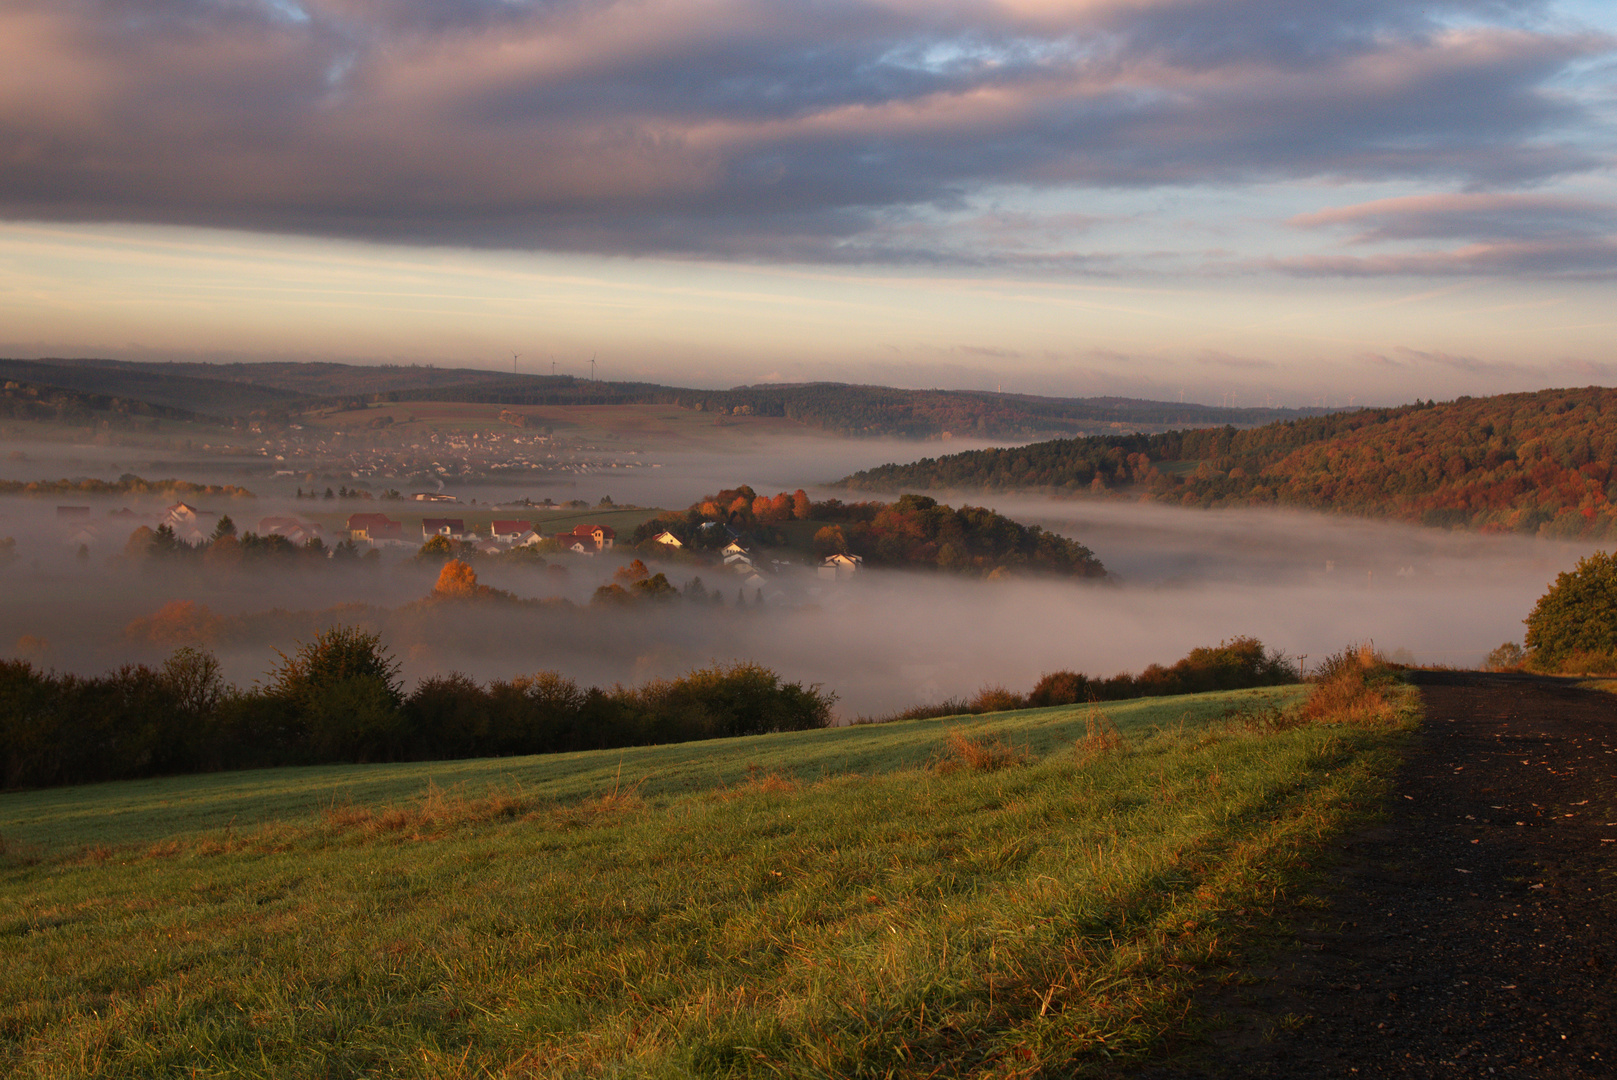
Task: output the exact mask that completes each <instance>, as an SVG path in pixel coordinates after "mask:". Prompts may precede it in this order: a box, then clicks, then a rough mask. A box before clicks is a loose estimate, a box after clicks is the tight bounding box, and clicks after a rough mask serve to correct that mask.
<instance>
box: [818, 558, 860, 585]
mask: <svg viewBox="0 0 1617 1080" xmlns="http://www.w3.org/2000/svg"><path fill="white" fill-rule="evenodd" d="M864 564H865V560H864V559H862V558H860V557H859V556H858V555H843V554H841V553H838V554H836V555H832V556H829V557H828V558H826V559H825V560H824V561H823V562H821V563H820V576H821V577H822V578H826V579H829V580H836V581H840V580H842V579H844V578H849V577H852V576H853V575H854V573H855V572H856V571H857V570H858V569H859V568H860V567H862V566H863V565H864Z"/></svg>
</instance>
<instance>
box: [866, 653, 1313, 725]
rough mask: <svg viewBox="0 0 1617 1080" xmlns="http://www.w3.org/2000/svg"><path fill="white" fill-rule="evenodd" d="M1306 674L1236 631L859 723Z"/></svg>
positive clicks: (1201, 690) (1289, 679) (1199, 690)
mask: <svg viewBox="0 0 1617 1080" xmlns="http://www.w3.org/2000/svg"><path fill="white" fill-rule="evenodd" d="M1301 679H1302V672H1301V670H1300V669H1299V667H1298V665H1297V662H1296V661H1294V660H1292V659H1291V658H1289V657H1287V656H1286V655H1285V654H1283V653H1281V652H1278V651H1272V650H1269V649H1267V648H1265V647H1264V644H1263V642H1261V641H1259V640H1258V639H1257V638H1255V637H1236V638H1231V639H1229V640H1227V641H1221V642H1219V643H1218V644H1217V645H1204V646H1199V647H1197V648H1194V649H1192V650H1190V652H1188V653H1186V654H1185V656H1183V657H1182V658H1180V659H1179V660H1177V661H1175V662H1174V663H1172V664H1170V665H1167V666H1164V665H1162V664H1151V665H1149V666H1148V667H1146V668H1145V670H1143V671H1141V672H1140V673H1139V674H1137V675H1134V674H1130V673H1129V672H1126V671H1125V672H1120V673H1118V674H1116V675H1112V676H1109V677H1104V678H1101V677H1096V676H1092V675H1086V674H1084V673H1082V672H1078V671H1069V670H1061V671H1052V672H1047V673H1046V674H1045V675H1043V676H1042V677H1041V678H1040V679H1039V681H1038V682H1037V683H1035V684H1034V686H1033V688H1032V689H1031V690H1029V691H1027V692H1026V693H1019V692H1017V691H1015V690H1009V689H1006V688H1005V687H1003V686H985V687H983V688H982V689H981V690H979V691H978V692H977V694H976V695H975V696H974V697H971V698H953V699H950V700H948V701H944V702H941V703H939V704H936V705H918V706H915V707H913V708H910V709H904V710H902V711H899V712H895V713H890V714H888V715H886V716H880V717H865V718H861V719H860V720H858V721H855V722H856V723H890V722H892V721H894V720H919V719H924V718H927V717H935V716H957V715H961V714H965V713H989V712H1002V711H1004V710H1007V709H1038V708H1044V707H1046V706H1051V705H1079V704H1082V703H1084V702H1086V701H1094V702H1100V701H1126V700H1129V699H1130V698H1142V697H1173V696H1176V695H1179V694H1205V693H1210V692H1212V691H1214V690H1247V689H1250V688H1252V687H1256V686H1284V685H1286V684H1288V683H1294V682H1298V681H1300V680H1301Z"/></svg>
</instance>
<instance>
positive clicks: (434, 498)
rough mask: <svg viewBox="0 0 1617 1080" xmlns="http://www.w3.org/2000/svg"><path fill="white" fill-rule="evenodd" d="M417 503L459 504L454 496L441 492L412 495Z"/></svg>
mask: <svg viewBox="0 0 1617 1080" xmlns="http://www.w3.org/2000/svg"><path fill="white" fill-rule="evenodd" d="M410 498H411V499H412V500H414V501H415V502H448V503H452V502H459V501H460V500H458V499H456V498H455V497H454V496H453V495H445V494H444V493H443V492H441V491H417V492H413V493H412V494H411V495H410Z"/></svg>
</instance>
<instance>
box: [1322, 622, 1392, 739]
mask: <svg viewBox="0 0 1617 1080" xmlns="http://www.w3.org/2000/svg"><path fill="white" fill-rule="evenodd" d="M1399 679H1400V673H1399V669H1398V668H1397V667H1395V666H1394V665H1392V664H1391V663H1389V662H1388V661H1387V659H1386V657H1384V656H1382V655H1381V654H1380V653H1378V652H1376V650H1375V647H1374V646H1373V645H1371V644H1370V643H1369V642H1364V643H1361V644H1358V645H1350V646H1348V647H1347V648H1345V649H1343V650H1342V651H1341V652H1339V653H1335V654H1333V655H1331V656H1328V657H1326V658H1325V661H1324V662H1323V663H1321V664H1320V666H1319V668H1318V670H1317V671H1316V672H1315V674H1314V681H1315V683H1316V686H1315V688H1314V692H1313V694H1311V695H1310V696H1309V698H1308V701H1307V702H1306V703H1305V704H1304V705H1303V707H1302V710H1301V714H1300V715H1301V717H1302V719H1303V720H1305V721H1316V722H1327V723H1336V724H1354V725H1357V726H1361V727H1381V726H1385V725H1389V724H1392V723H1395V722H1396V721H1397V719H1398V712H1399V709H1398V703H1397V702H1396V701H1395V700H1394V697H1395V695H1394V693H1393V690H1394V687H1395V686H1396V685H1397V684H1398V682H1399Z"/></svg>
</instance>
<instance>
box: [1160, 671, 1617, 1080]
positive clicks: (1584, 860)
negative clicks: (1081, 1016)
mask: <svg viewBox="0 0 1617 1080" xmlns="http://www.w3.org/2000/svg"><path fill="white" fill-rule="evenodd" d="M1418 678H1419V681H1420V685H1421V691H1422V696H1423V697H1424V699H1425V705H1426V722H1425V724H1424V726H1423V729H1422V731H1421V733H1420V735H1419V736H1418V738H1417V740H1416V741H1415V742H1414V743H1413V744H1412V745H1411V747H1410V749H1409V753H1408V757H1407V758H1406V761H1405V763H1404V766H1403V768H1402V770H1401V772H1400V774H1399V777H1398V781H1397V787H1396V789H1395V793H1394V795H1393V798H1392V807H1391V811H1390V814H1389V816H1388V818H1387V819H1386V820H1385V821H1384V822H1382V823H1381V824H1379V825H1378V826H1376V827H1374V828H1372V829H1370V830H1368V831H1365V832H1362V833H1360V834H1359V835H1357V836H1354V837H1351V838H1349V839H1348V840H1347V841H1346V842H1345V843H1344V845H1343V856H1342V858H1343V863H1342V866H1341V868H1340V871H1341V872H1339V873H1338V874H1335V875H1333V879H1332V884H1331V886H1330V889H1329V891H1328V892H1327V893H1325V895H1324V897H1323V899H1324V901H1325V903H1324V906H1323V909H1322V910H1317V911H1316V912H1315V913H1314V914H1313V916H1312V917H1311V918H1307V919H1301V920H1299V924H1300V925H1299V930H1298V933H1297V935H1296V938H1297V940H1296V942H1295V943H1293V945H1292V947H1291V949H1290V950H1285V951H1283V955H1282V957H1281V958H1279V959H1275V960H1273V961H1272V966H1271V967H1269V969H1268V970H1266V971H1261V972H1259V973H1258V975H1259V976H1260V980H1259V981H1257V982H1255V983H1249V984H1248V985H1237V986H1227V987H1225V988H1224V989H1222V990H1219V991H1217V992H1215V993H1214V994H1213V996H1212V998H1211V999H1210V1000H1208V1001H1206V1002H1205V1003H1204V1005H1205V1007H1206V1008H1208V1009H1209V1010H1210V1011H1211V1012H1213V1013H1214V1014H1221V1017H1222V1019H1223V1021H1224V1022H1225V1023H1226V1024H1227V1025H1228V1026H1227V1027H1225V1028H1224V1030H1222V1031H1221V1032H1220V1033H1219V1034H1218V1035H1217V1036H1216V1037H1215V1040H1214V1043H1213V1046H1212V1048H1211V1049H1210V1050H1209V1049H1203V1050H1200V1051H1197V1052H1194V1053H1192V1054H1191V1055H1189V1056H1188V1057H1187V1058H1186V1059H1184V1060H1180V1061H1177V1062H1174V1063H1172V1064H1171V1065H1167V1066H1163V1067H1159V1068H1156V1069H1152V1070H1149V1071H1148V1073H1147V1075H1149V1076H1151V1077H1154V1078H1158V1080H1166V1078H1168V1077H1189V1076H1274V1077H1282V1076H1398V1077H1403V1076H1408V1077H1429V1076H1445V1075H1449V1076H1452V1075H1464V1076H1474V1075H1490V1074H1492V1075H1499V1076H1535V1077H1539V1076H1543V1077H1585V1076H1588V1077H1593V1076H1602V1077H1604V1076H1610V1075H1612V1072H1613V1070H1614V1068H1617V1007H1614V1005H1613V1002H1614V1000H1617V842H1613V838H1617V698H1613V697H1612V696H1611V695H1609V694H1604V693H1601V692H1598V691H1592V690H1581V689H1577V688H1575V687H1573V686H1571V685H1568V684H1567V682H1566V681H1565V680H1552V679H1535V678H1530V677H1514V676H1497V675H1480V674H1476V673H1458V672H1427V673H1421V674H1420V675H1419V676H1418Z"/></svg>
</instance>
